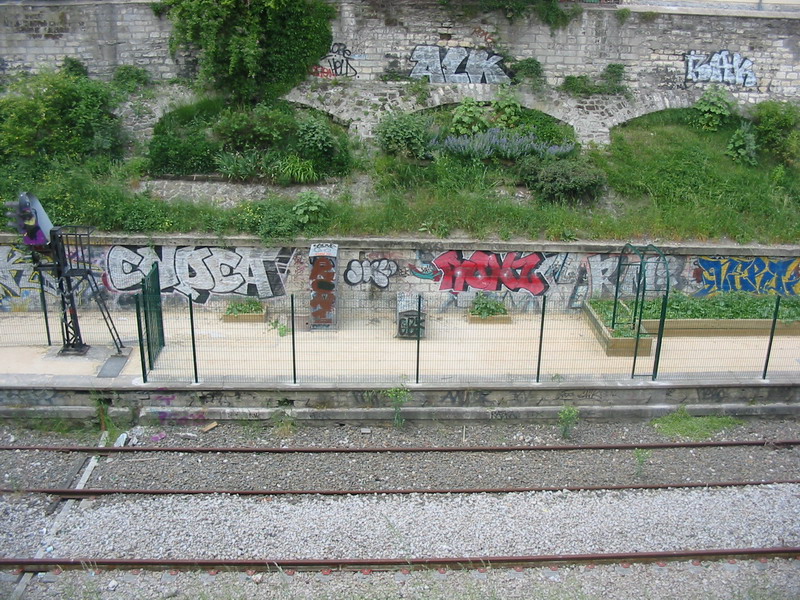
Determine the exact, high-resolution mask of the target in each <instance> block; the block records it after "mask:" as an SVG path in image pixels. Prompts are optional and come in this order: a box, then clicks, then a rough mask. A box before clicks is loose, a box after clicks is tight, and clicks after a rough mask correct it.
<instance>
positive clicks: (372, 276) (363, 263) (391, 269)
mask: <svg viewBox="0 0 800 600" xmlns="http://www.w3.org/2000/svg"><path fill="white" fill-rule="evenodd" d="M396 273H397V263H396V262H394V261H393V260H390V259H388V258H379V259H377V260H372V261H371V260H368V259H364V260H355V259H353V260H351V261H350V262H349V263H347V269H346V270H345V272H344V280H345V281H346V282H347V283H348V284H349V285H359V284H362V283H372V284H373V285H374V286H376V287H379V288H381V289H384V288H386V287H388V286H389V278H390V277H392V276H393V275H395V274H396Z"/></svg>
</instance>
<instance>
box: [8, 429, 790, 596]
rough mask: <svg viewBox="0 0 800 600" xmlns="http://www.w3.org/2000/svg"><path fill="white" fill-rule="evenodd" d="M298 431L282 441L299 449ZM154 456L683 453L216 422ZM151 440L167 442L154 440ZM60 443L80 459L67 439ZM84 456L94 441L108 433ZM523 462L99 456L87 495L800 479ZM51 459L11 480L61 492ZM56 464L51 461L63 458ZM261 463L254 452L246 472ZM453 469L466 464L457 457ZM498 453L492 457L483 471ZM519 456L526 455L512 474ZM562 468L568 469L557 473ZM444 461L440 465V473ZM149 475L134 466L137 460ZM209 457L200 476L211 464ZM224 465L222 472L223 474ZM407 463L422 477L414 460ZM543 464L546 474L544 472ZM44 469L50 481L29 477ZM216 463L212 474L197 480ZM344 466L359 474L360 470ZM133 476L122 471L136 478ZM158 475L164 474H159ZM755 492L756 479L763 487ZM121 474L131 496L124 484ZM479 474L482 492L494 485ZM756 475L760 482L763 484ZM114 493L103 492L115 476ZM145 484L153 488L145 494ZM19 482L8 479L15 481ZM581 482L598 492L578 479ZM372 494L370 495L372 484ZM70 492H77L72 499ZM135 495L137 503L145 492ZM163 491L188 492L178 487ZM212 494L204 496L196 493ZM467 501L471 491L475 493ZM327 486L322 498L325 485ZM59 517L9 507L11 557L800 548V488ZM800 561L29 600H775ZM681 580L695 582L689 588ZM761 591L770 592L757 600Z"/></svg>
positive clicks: (110, 592)
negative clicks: (471, 449)
mask: <svg viewBox="0 0 800 600" xmlns="http://www.w3.org/2000/svg"><path fill="white" fill-rule="evenodd" d="M284 434H285V432H284ZM135 435H136V436H137V437H138V438H139V443H141V444H145V445H169V446H173V445H175V446H177V445H183V446H203V445H205V446H224V445H231V446H243V445H254V446H279V445H280V446H338V447H364V446H384V447H386V446H421V445H433V446H436V445H449V446H461V445H492V446H494V445H504V444H505V445H509V446H514V445H521V444H536V445H557V444H565V443H569V444H573V443H575V444H591V443H630V444H637V443H646V442H665V441H667V442H668V441H673V440H670V439H669V438H666V437H664V436H662V435H661V434H659V433H658V432H656V431H655V430H653V428H652V427H651V426H649V425H648V424H624V425H612V424H584V423H581V424H579V426H578V428H577V429H576V431H575V434H574V436H573V437H572V439H570V440H563V439H561V437H560V435H559V431H558V428H557V427H556V426H554V425H541V424H539V425H537V424H519V425H515V424H500V425H495V424H480V425H475V426H473V425H468V426H467V428H466V429H464V428H463V427H462V426H460V425H459V426H450V425H447V424H430V425H427V426H407V427H406V428H405V429H402V430H397V429H392V428H388V427H387V428H379V427H371V428H368V429H367V430H366V431H364V430H362V428H359V427H353V426H342V427H325V428H298V429H295V430H294V431H291V432H290V435H288V436H286V435H283V436H282V435H281V434H279V432H278V431H277V429H275V428H270V427H267V428H263V427H262V426H260V425H250V426H246V427H240V426H235V425H233V424H221V425H220V426H219V427H217V428H216V429H213V430H211V431H210V432H208V433H203V432H201V431H200V427H180V428H177V427H176V428H167V429H162V428H137V430H136V431H135ZM12 436H13V437H14V440H15V443H18V444H26V443H36V441H38V440H37V439H36V438H39V439H41V434H39V433H38V432H33V433H32V434H31V436H30V439H26V432H24V431H19V430H12V429H9V428H2V429H0V444H3V443H9V437H12ZM798 437H800V428H799V427H798V424H797V423H795V422H794V421H776V422H764V421H747V422H746V423H745V424H744V425H742V426H739V427H735V428H732V429H729V430H726V431H724V432H720V433H718V434H715V436H714V437H713V438H712V439H714V440H717V441H721V440H731V439H736V440H747V439H756V440H777V439H791V438H798ZM154 438H155V439H154ZM47 443H53V444H57V443H61V444H69V443H70V436H53V438H52V439H49V440H48V442H47ZM81 443H83V444H87V443H88V444H91V443H97V436H95V437H94V438H93V440H91V441H89V442H87V441H86V440H85V439H83V440H81ZM532 455H534V453H526V455H525V458H524V459H523V458H522V456H521V455H519V456H518V455H516V454H513V455H504V454H502V453H498V454H496V455H488V454H487V455H485V456H487V457H488V456H491V457H493V458H491V459H488V458H479V457H478V455H463V456H462V455H434V454H430V455H416V459H414V458H413V457H414V456H415V455H403V454H392V455H374V456H365V455H358V454H353V455H344V454H338V455H331V457H338V458H337V460H341V461H342V462H340V463H335V462H325V460H329V459H330V457H327V456H326V457H325V458H324V460H323V459H321V457H320V456H317V457H311V458H309V457H305V459H303V460H301V459H300V458H299V457H297V456H295V457H293V458H291V459H290V460H293V461H299V462H295V463H288V462H281V460H282V458H281V459H278V460H274V459H277V458H278V457H277V456H272V455H268V456H269V458H270V460H269V461H266V462H264V463H263V464H256V465H253V464H252V463H247V462H242V463H239V462H237V461H238V460H240V459H242V460H244V457H239V458H235V459H232V458H231V456H232V455H219V456H217V455H205V454H204V455H188V454H185V455H184V456H182V457H181V458H180V460H176V459H177V455H174V454H172V455H168V456H169V457H171V459H172V460H167V461H166V462H162V461H163V460H164V459H167V458H168V457H162V458H159V459H158V460H155V461H154V460H149V459H150V458H154V457H153V456H148V455H144V454H131V455H125V456H114V457H112V461H111V462H107V458H101V459H100V463H99V465H98V466H97V467H96V471H95V475H94V476H93V477H92V479H91V480H90V485H99V486H102V485H103V483H106V484H111V483H113V484H114V485H126V482H127V485H130V484H131V483H137V482H138V484H141V483H148V484H149V485H152V486H153V487H158V486H161V485H162V484H164V483H169V482H171V483H173V484H176V483H177V482H189V483H191V482H194V483H195V484H199V483H204V484H208V487H221V485H217V484H219V483H224V484H226V485H230V486H231V487H247V485H246V484H247V482H248V481H249V482H251V484H252V485H254V486H255V485H263V484H264V483H265V481H263V480H268V483H270V484H279V485H283V486H286V487H292V488H296V487H297V486H299V485H300V484H302V483H305V484H308V485H309V486H312V485H313V486H317V487H316V489H330V488H332V487H337V484H338V483H340V482H342V483H348V482H349V483H350V484H355V485H362V486H364V487H375V486H374V485H371V484H372V483H375V482H374V481H372V482H370V481H365V480H368V479H369V478H370V477H372V478H373V479H374V477H375V474H377V476H378V477H379V478H380V481H379V482H378V483H384V484H386V485H389V484H391V483H393V484H395V485H397V486H398V487H405V486H406V485H407V484H408V483H409V482H420V481H423V482H426V483H427V484H430V485H431V486H434V487H445V485H436V484H437V482H439V481H442V482H445V484H446V485H451V484H457V483H458V482H460V481H461V482H469V481H473V482H475V481H487V484H486V485H487V486H488V485H489V483H488V482H493V483H499V482H501V481H502V482H505V484H506V485H517V484H518V482H525V483H529V482H533V481H534V480H535V481H542V482H543V483H541V485H547V484H548V483H550V484H554V485H569V484H573V485H574V484H576V482H577V483H579V484H580V483H583V484H587V482H586V481H585V478H586V477H589V476H591V477H594V478H595V479H596V480H597V481H598V482H600V483H604V484H613V483H644V484H647V483H660V482H661V481H660V480H661V478H662V475H664V474H668V473H672V474H673V476H674V477H675V478H676V482H680V481H684V480H690V479H693V478H698V479H699V480H701V481H702V480H706V481H710V480H717V481H720V480H724V479H726V478H728V477H727V476H728V475H731V474H736V473H738V474H740V475H741V478H742V479H751V478H752V479H756V480H759V479H790V478H796V477H797V476H798V472H800V467H798V462H800V459H798V451H797V450H796V449H794V448H749V449H742V448H716V449H711V450H709V451H708V452H706V451H705V450H703V451H700V450H695V451H694V452H676V451H673V450H653V451H652V455H651V456H650V457H649V458H648V461H647V463H646V464H645V465H644V469H643V471H642V472H640V473H639V474H638V475H634V473H635V471H636V467H637V463H636V461H635V459H634V457H633V455H632V451H617V452H614V451H612V452H607V453H596V454H594V453H573V452H567V453H553V454H552V457H551V458H549V459H547V460H544V459H542V458H541V456H539V458H536V459H534V458H532ZM42 456H44V455H43V454H42V453H27V454H26V453H23V452H19V453H15V452H5V453H0V460H2V466H3V468H4V472H5V473H9V474H12V473H13V474H14V478H15V480H16V481H17V482H25V481H36V480H39V481H42V482H45V481H48V482H49V483H50V484H51V485H55V484H60V483H63V481H62V480H63V479H64V477H65V475H66V472H65V470H67V471H68V470H69V469H68V468H69V467H70V465H71V463H70V461H65V460H59V459H56V460H53V461H48V460H44V461H43V460H41V458H42ZM48 456H50V455H48ZM245 456H251V455H245ZM453 456H459V457H461V458H457V459H453V458H452V457H453ZM480 456H483V455H480ZM510 456H518V457H517V458H513V459H512V460H506V459H507V458H509V457H510ZM558 456H560V457H561V458H560V459H558V458H555V457H558ZM443 457H444V458H443ZM143 458H148V460H147V461H144V460H136V461H135V462H130V463H129V464H127V465H126V464H125V463H124V462H123V461H125V460H131V459H143ZM198 459H201V462H200V463H198V462H197V461H198ZM226 460H227V461H228V462H224V461H226ZM406 461H408V462H406ZM542 461H544V462H542ZM32 462H39V463H40V465H39V467H36V468H29V469H28V471H29V472H26V470H25V467H26V465H28V466H30V465H31V463H32ZM203 462H205V463H206V465H205V467H207V468H201V466H200V465H201V464H202V463H203ZM348 465H349V467H348ZM128 468H129V469H130V470H129V471H126V469H128ZM148 474H149V476H148ZM759 475H760V476H759ZM112 476H113V477H117V478H119V481H113V482H112V481H111V479H110V478H112ZM479 476H480V477H479ZM751 476H752V477H751ZM101 478H102V479H101ZM137 478H139V479H137ZM9 479H10V478H9ZM582 479H584V481H581V480H582ZM367 484H370V485H367ZM73 485H74V482H73ZM132 487H137V486H132ZM163 487H174V485H171V486H170V485H164V486H163ZM197 487H204V485H198V486H197ZM463 487H466V486H463ZM312 489H313V488H312ZM48 504H49V501H48V499H47V498H46V497H44V496H37V495H32V496H31V495H24V496H19V495H5V496H2V497H0V516H2V518H3V521H4V532H3V535H2V536H0V554H1V555H2V556H7V557H8V556H33V555H34V554H35V553H36V552H37V551H39V550H45V556H46V557H57V558H93V557H96V558H115V557H116V558H156V559H157V558H189V559H191V558H197V559H202V558H211V559H213V558H220V559H222V558H233V559H236V558H243V559H263V560H269V559H273V560H276V559H281V558H286V559H291V558H310V559H323V560H325V559H328V560H329V559H334V558H400V559H409V558H424V557H434V556H435V557H464V556H490V555H525V554H532V555H536V554H579V553H587V552H641V551H664V550H679V549H692V550H696V549H703V548H707V549H710V548H723V547H765V546H800V485H796V484H775V485H764V486H751V487H742V488H730V489H728V488H710V489H704V488H698V489H672V490H666V491H655V490H632V491H592V492H566V491H558V492H532V493H513V494H503V495H501V494H469V495H433V494H414V495H410V496H400V495H393V494H384V495H378V496H341V497H323V496H313V495H312V496H273V497H265V496H254V497H238V496H228V495H212V496H186V495H177V496H161V497H145V496H124V495H121V496H110V497H102V498H99V499H96V500H88V501H82V502H76V503H74V505H73V507H72V508H71V510H69V511H68V512H67V513H66V515H65V517H64V519H63V522H62V524H61V526H60V529H59V531H58V532H57V533H55V534H54V532H53V529H52V525H53V518H52V517H49V516H47V515H46V510H45V509H46V508H47V505H48ZM798 565H800V560H771V561H767V562H765V563H761V562H758V561H739V562H737V563H735V564H733V563H728V562H727V561H720V562H712V563H705V562H704V563H702V564H701V565H694V564H691V563H686V562H679V563H668V564H667V566H666V567H658V566H656V565H636V564H634V565H632V566H631V567H629V568H625V567H621V566H619V565H606V566H603V565H598V566H597V568H596V569H589V568H587V567H562V568H560V569H559V570H558V571H557V572H555V571H550V570H549V569H547V568H536V569H525V570H524V571H522V572H517V571H513V570H509V569H499V568H498V569H489V570H488V571H487V572H486V573H481V572H478V571H468V572H459V573H456V572H448V573H446V574H440V573H438V572H436V571H433V572H419V573H418V572H412V573H410V574H408V575H405V574H401V573H374V574H371V575H369V576H366V575H362V574H360V573H335V572H334V573H333V574H331V575H324V576H321V575H319V574H309V573H298V574H296V575H294V576H291V577H288V576H286V575H285V574H263V575H252V574H251V575H247V574H244V573H242V574H237V573H220V574H218V575H209V574H208V573H178V574H175V575H171V574H162V573H148V572H143V573H133V572H110V573H99V574H95V573H94V572H93V571H91V570H85V571H78V572H67V573H62V574H61V575H57V576H55V575H52V574H48V575H46V576H37V577H35V578H34V580H33V582H32V583H31V585H30V586H29V589H28V591H27V592H26V595H25V596H24V598H25V599H28V598H33V599H37V600H38V599H45V598H72V597H75V598H91V599H94V598H97V599H100V598H103V599H105V598H115V599H120V600H133V599H134V598H135V599H137V600H149V599H151V598H159V599H160V598H187V599H188V598H192V599H197V600H204V599H208V600H211V599H215V600H216V599H218V598H220V599H222V600H228V599H230V600H233V599H234V598H235V599H237V600H238V599H240V598H241V599H246V598H276V599H281V600H282V599H283V598H286V599H288V598H297V599H303V598H315V599H316V598H336V599H345V600H348V599H350V598H352V599H353V600H355V599H356V598H359V599H362V600H372V599H375V600H377V599H379V598H380V599H382V600H386V599H388V598H419V599H420V600H422V599H426V600H427V599H433V598H442V599H444V598H456V597H457V598H464V599H466V600H472V599H473V598H474V599H478V598H481V599H484V598H488V599H494V598H496V599H498V600H499V599H506V598H553V599H558V598H570V599H572V598H576V599H582V598H592V599H593V598H637V600H638V599H640V598H647V597H651V598H659V599H662V598H676V600H677V599H678V598H680V599H681V600H699V599H701V598H702V599H706V598H726V599H734V600H735V599H738V598H742V599H743V600H744V599H745V598H770V599H774V600H783V599H784V598H785V599H787V600H788V599H789V598H796V597H798V596H800V590H798V588H799V587H800V585H799V584H798V581H800V568H798ZM2 575H3V577H0V597H6V596H8V595H9V594H8V593H7V592H8V591H9V590H10V589H12V588H13V585H12V583H11V582H12V580H13V575H12V574H10V573H7V572H6V573H2ZM676 582H680V583H679V584H677V585H676ZM758 594H762V595H758Z"/></svg>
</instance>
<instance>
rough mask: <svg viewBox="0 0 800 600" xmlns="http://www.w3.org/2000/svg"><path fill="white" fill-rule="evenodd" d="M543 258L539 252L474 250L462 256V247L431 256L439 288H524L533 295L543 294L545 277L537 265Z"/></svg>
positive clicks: (513, 289)
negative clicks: (470, 253)
mask: <svg viewBox="0 0 800 600" xmlns="http://www.w3.org/2000/svg"><path fill="white" fill-rule="evenodd" d="M543 260H544V256H543V255H542V253H541V252H532V253H530V254H522V253H521V252H507V253H504V254H498V253H495V252H482V251H477V252H473V253H472V255H471V256H470V257H469V258H464V255H463V253H462V252H461V250H451V251H449V252H445V253H444V254H442V255H440V256H438V257H437V258H435V259H434V260H433V264H434V266H436V268H437V269H439V271H441V279H440V280H439V289H440V290H441V291H446V290H449V291H453V292H464V291H466V290H468V289H470V288H471V289H475V290H487V291H489V290H491V291H498V290H500V289H502V288H506V289H509V290H511V291H512V292H517V291H521V290H525V291H527V292H530V293H531V294H533V295H534V296H539V295H540V294H543V293H544V292H545V291H546V290H547V287H548V284H547V281H545V279H544V277H543V276H542V274H541V273H539V272H538V271H537V268H538V267H539V265H540V264H541V263H542V261H543Z"/></svg>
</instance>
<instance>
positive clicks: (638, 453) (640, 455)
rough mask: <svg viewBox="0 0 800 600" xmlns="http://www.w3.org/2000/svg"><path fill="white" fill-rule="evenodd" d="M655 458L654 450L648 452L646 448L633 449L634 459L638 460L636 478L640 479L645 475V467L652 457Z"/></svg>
mask: <svg viewBox="0 0 800 600" xmlns="http://www.w3.org/2000/svg"><path fill="white" fill-rule="evenodd" d="M652 456H653V452H652V450H646V449H645V448H634V449H633V458H634V459H635V460H636V473H635V476H636V478H637V479H638V478H640V477H641V476H642V474H643V473H644V467H645V465H646V464H647V462H648V461H649V460H650V457H652Z"/></svg>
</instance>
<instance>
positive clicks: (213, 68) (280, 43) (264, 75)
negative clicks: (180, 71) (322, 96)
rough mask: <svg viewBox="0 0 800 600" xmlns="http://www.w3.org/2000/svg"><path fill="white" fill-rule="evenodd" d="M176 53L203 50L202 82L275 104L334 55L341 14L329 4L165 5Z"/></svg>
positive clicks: (272, 0) (184, 1) (194, 1)
mask: <svg viewBox="0 0 800 600" xmlns="http://www.w3.org/2000/svg"><path fill="white" fill-rule="evenodd" d="M164 4H166V5H167V6H168V8H169V18H170V20H171V21H172V23H173V36H172V39H171V41H170V45H171V48H172V50H173V51H174V50H176V49H177V48H178V47H185V48H188V49H190V50H195V49H198V48H199V49H200V50H201V52H200V53H199V57H200V59H199V65H200V76H201V79H203V80H205V81H208V82H210V83H211V84H212V85H213V86H214V87H215V88H217V89H219V90H222V91H225V92H227V93H230V94H232V95H233V96H236V97H239V98H242V99H253V98H275V97H278V96H280V95H281V94H283V93H285V92H287V91H289V90H290V89H291V88H293V87H294V86H295V85H297V84H298V83H300V82H301V81H303V80H304V79H305V78H306V76H307V74H308V70H309V69H310V68H311V66H312V65H314V64H316V63H317V62H318V61H319V59H320V58H322V57H323V56H324V55H325V54H326V53H327V52H328V50H329V49H330V46H331V42H332V34H331V27H330V20H331V19H332V18H334V17H335V15H336V11H335V9H334V8H333V7H332V6H330V5H329V4H327V3H326V2H324V1H323V0H293V1H276V0H249V1H248V2H219V1H218V0H165V1H164Z"/></svg>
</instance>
